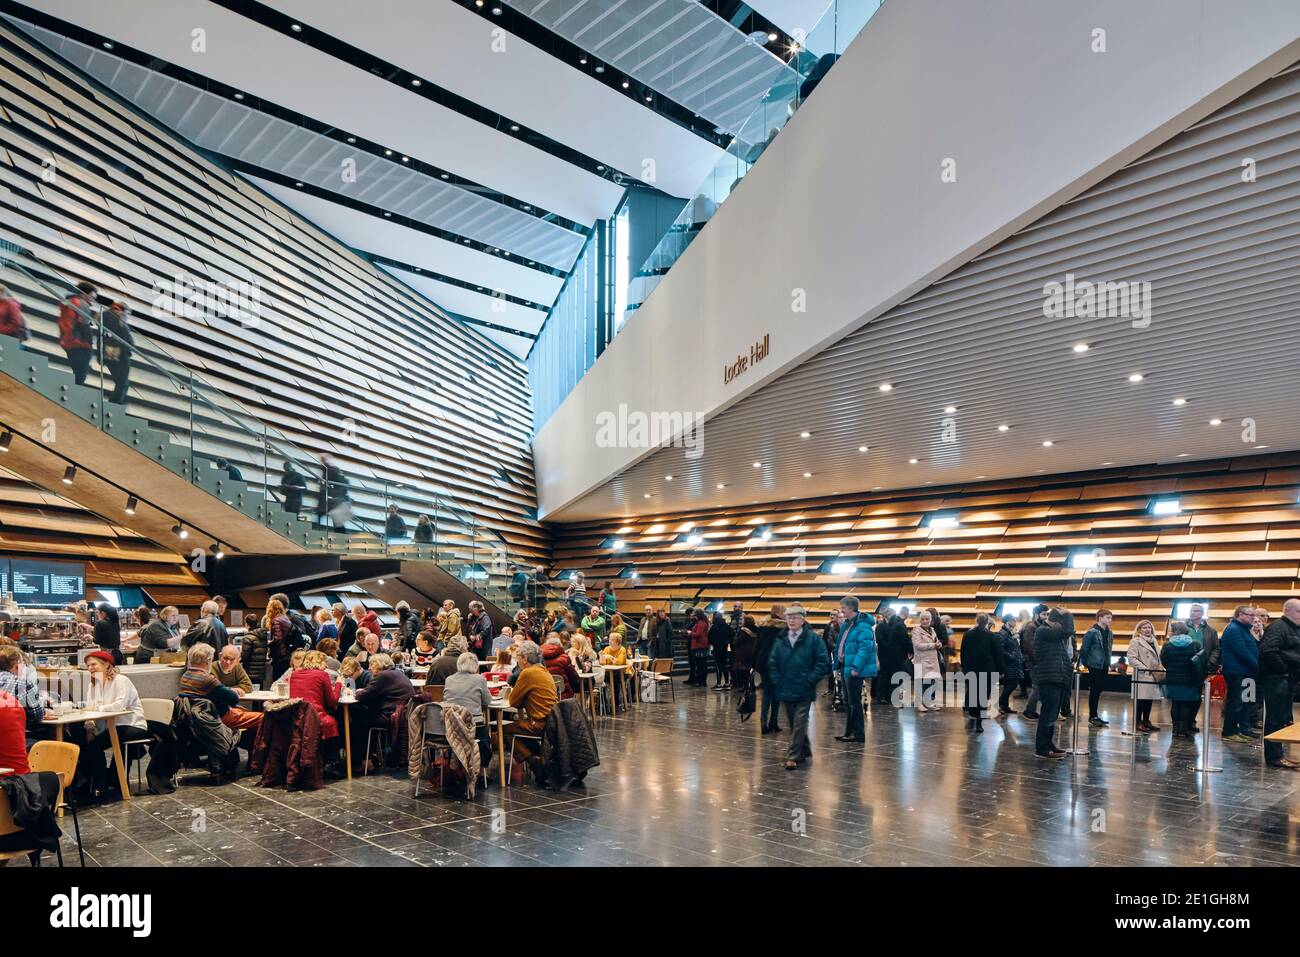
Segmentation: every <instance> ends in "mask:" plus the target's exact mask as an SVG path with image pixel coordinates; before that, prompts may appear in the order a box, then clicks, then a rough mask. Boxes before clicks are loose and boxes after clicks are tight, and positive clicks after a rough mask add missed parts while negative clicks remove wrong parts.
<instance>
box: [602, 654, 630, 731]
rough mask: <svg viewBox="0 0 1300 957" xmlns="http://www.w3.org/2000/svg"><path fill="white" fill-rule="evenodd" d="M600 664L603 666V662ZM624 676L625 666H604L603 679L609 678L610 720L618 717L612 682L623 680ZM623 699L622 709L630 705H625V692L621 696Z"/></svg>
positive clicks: (625, 672)
mask: <svg viewBox="0 0 1300 957" xmlns="http://www.w3.org/2000/svg"><path fill="white" fill-rule="evenodd" d="M601 664H602V665H604V662H601ZM626 674H627V668H626V666H625V665H605V677H607V678H609V716H610V717H611V718H616V717H618V703H617V700H616V699H615V698H614V681H615V679H618V680H620V681H621V680H623V677H624V675H626ZM623 699H624V700H623V707H624V709H627V708H629V707H630V705H629V704H628V703H627V694H626V690H625V692H624V694H623Z"/></svg>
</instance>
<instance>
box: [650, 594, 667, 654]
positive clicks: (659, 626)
mask: <svg viewBox="0 0 1300 957" xmlns="http://www.w3.org/2000/svg"><path fill="white" fill-rule="evenodd" d="M647 607H649V606H647ZM655 619H656V620H655V630H654V634H653V636H652V638H651V651H650V653H651V656H652V657H654V658H672V657H673V623H672V622H671V621H669V620H668V611H667V610H666V609H663V608H660V609H659V611H658V612H657V613H656V615H655Z"/></svg>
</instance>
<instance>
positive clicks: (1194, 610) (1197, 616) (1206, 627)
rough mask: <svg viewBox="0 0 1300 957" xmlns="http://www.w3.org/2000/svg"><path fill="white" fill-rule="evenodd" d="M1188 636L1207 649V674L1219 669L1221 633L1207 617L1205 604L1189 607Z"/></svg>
mask: <svg viewBox="0 0 1300 957" xmlns="http://www.w3.org/2000/svg"><path fill="white" fill-rule="evenodd" d="M1184 624H1186V625H1187V637H1188V638H1190V639H1192V641H1194V642H1196V643H1197V644H1199V645H1200V646H1201V647H1202V648H1203V649H1204V650H1205V676H1206V677H1207V678H1208V677H1209V676H1210V675H1212V674H1215V673H1216V672H1217V671H1218V670H1219V657H1220V655H1219V633H1218V632H1217V631H1215V630H1214V626H1213V625H1211V624H1210V622H1209V620H1208V619H1206V617H1205V606H1204V605H1193V606H1192V607H1191V608H1189V609H1187V621H1186V622H1184Z"/></svg>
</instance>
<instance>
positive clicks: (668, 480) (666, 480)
mask: <svg viewBox="0 0 1300 957" xmlns="http://www.w3.org/2000/svg"><path fill="white" fill-rule="evenodd" d="M672 480H673V477H672V476H671V475H665V476H664V481H665V482H671V481H672Z"/></svg>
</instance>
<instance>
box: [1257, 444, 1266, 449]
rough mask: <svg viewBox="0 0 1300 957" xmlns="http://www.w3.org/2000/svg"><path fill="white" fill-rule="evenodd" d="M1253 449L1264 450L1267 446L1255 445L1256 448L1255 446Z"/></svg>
mask: <svg viewBox="0 0 1300 957" xmlns="http://www.w3.org/2000/svg"><path fill="white" fill-rule="evenodd" d="M1255 448H1257V449H1266V448H1268V446H1267V445H1257V446H1255Z"/></svg>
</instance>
